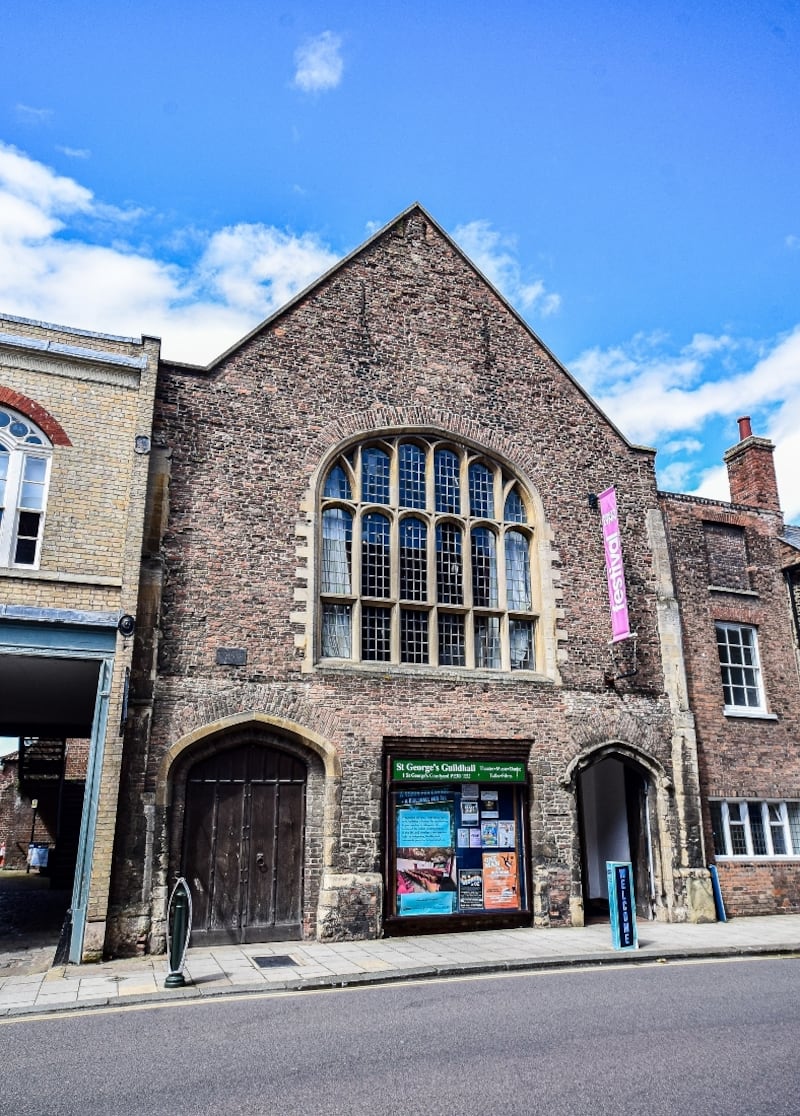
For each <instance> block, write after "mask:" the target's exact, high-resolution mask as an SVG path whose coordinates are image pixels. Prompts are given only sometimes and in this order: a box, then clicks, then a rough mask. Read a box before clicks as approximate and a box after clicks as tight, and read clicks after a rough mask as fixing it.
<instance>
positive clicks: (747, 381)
mask: <svg viewBox="0 0 800 1116" xmlns="http://www.w3.org/2000/svg"><path fill="white" fill-rule="evenodd" d="M698 338H700V339H701V340H700V342H699V343H698ZM570 367H571V370H572V371H573V372H574V373H575V374H576V375H577V377H578V378H579V379H580V380H581V382H582V383H583V384H584V385H585V386H587V387H588V388H589V390H591V391H592V393H593V394H594V396H595V398H596V399H597V401H598V403H599V404H600V406H601V407H602V408H603V410H604V411H605V412H606V413H607V414H608V415H609V417H610V418H611V419H612V420H613V421H614V422H615V423H616V424H617V426H619V428H620V429H621V430H622V431H623V432H624V433H625V434H626V435H627V436H628V437H629V438H631V439H632V440H633V441H637V442H644V443H646V444H647V445H660V446H661V449H662V452H663V453H664V454H679V453H689V454H697V453H699V452H700V450H702V449H703V448H705V443H704V440H703V437H702V435H703V434H704V432H707V431H708V430H709V428H710V424H712V423H713V422H718V421H719V420H720V419H726V420H728V419H729V420H731V431H732V432H733V431H734V429H735V428H734V427H733V419H735V418H738V417H739V416H741V415H743V414H753V413H759V414H760V416H761V423H762V428H761V429H760V430H757V433H759V434H762V435H764V436H765V437H769V438H772V439H773V441H774V442H775V443H776V447H777V448H776V452H775V463H776V468H777V471H778V481H779V488H780V492H781V497H782V500H783V505H784V510H785V512H786V514H787V516H788V517H790V518H793V517H797V516H800V325H798V326H797V327H795V329H794V330H792V331H791V332H790V333H788V334H786V335H784V336H781V337H778V338H775V339H773V340H772V341H771V342H770V343H769V344H766V345H764V344H763V343H756V342H754V341H752V340H750V339H747V338H739V339H734V338H731V337H729V336H728V335H723V336H721V337H719V338H713V337H709V336H708V335H706V334H696V335H695V337H694V338H693V339H692V341H691V342H690V343H689V344H688V345H686V346H684V347H683V348H680V349H676V348H675V346H674V345H671V344H670V341H669V338H667V337H666V336H665V335H663V334H654V335H649V336H645V335H642V334H640V335H637V336H636V337H634V338H632V339H631V340H630V341H629V342H628V343H626V344H624V345H617V346H613V347H611V348H609V349H605V350H602V349H591V350H589V351H587V352H585V353H583V354H581V356H579V357H578V358H577V360H575V361H573V362H572V364H571V366H570ZM673 435H675V437H671V436H673ZM733 440H734V439H733V437H732V438H731V441H733ZM660 464H661V463H660ZM698 476H699V480H697V481H695V482H694V483H696V484H697V487H696V488H695V492H696V494H698V495H701V496H713V497H714V498H717V499H719V498H721V499H728V498H729V497H728V487H727V473H726V470H725V469H724V468H719V467H714V468H711V469H706V470H705V471H702V472H700V471H699V466H698V463H697V462H696V461H695V462H687V461H685V460H684V461H674V462H667V463H665V464H664V465H663V468H661V467H660V468H659V477H660V483H661V484H662V487H673V486H675V487H679V488H680V487H683V486H684V485H685V484H687V483H689V481H690V478H692V477H698Z"/></svg>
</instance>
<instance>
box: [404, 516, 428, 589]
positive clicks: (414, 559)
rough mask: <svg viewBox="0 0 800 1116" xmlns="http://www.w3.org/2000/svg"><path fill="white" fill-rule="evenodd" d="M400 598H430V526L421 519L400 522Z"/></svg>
mask: <svg viewBox="0 0 800 1116" xmlns="http://www.w3.org/2000/svg"><path fill="white" fill-rule="evenodd" d="M400 599H401V600H403V601H426V600H427V599H428V528H427V527H426V526H425V524H424V523H423V522H422V520H420V519H413V518H412V519H403V520H401V522H400Z"/></svg>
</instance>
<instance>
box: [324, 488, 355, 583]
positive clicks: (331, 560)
mask: <svg viewBox="0 0 800 1116" xmlns="http://www.w3.org/2000/svg"><path fill="white" fill-rule="evenodd" d="M352 538H353V517H352V516H351V515H350V513H349V512H346V511H344V509H342V508H328V509H327V510H326V511H324V512H323V513H322V592H323V593H349V592H350V584H351V561H352Z"/></svg>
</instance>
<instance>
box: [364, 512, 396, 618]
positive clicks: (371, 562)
mask: <svg viewBox="0 0 800 1116" xmlns="http://www.w3.org/2000/svg"><path fill="white" fill-rule="evenodd" d="M389 585H390V552H389V520H388V519H387V518H386V516H385V515H379V514H377V513H371V514H370V515H365V516H364V519H363V521H362V524H361V592H362V593H363V595H364V596H365V597H388V596H389V592H390V589H389Z"/></svg>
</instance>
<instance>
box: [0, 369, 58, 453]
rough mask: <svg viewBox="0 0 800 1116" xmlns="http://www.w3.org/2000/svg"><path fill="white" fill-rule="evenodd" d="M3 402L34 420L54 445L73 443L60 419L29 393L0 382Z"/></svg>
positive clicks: (1, 401)
mask: <svg viewBox="0 0 800 1116" xmlns="http://www.w3.org/2000/svg"><path fill="white" fill-rule="evenodd" d="M3 403H5V404H6V405H7V406H9V407H13V408H14V410H15V411H19V413H20V414H21V415H24V416H25V417H26V418H29V419H30V420H31V422H34V423H35V424H36V425H37V426H38V427H39V429H40V430H42V431H43V433H45V434H46V435H47V437H48V438H49V439H50V441H51V442H52V443H53V445H54V446H71V445H72V442H71V441H70V438H69V435H68V434H67V432H66V430H65V429H64V427H63V426H62V425H61V423H60V422H59V421H58V419H55V418H53V416H52V415H51V414H50V412H49V411H47V410H45V408H44V407H42V406H41V405H40V404H39V403H37V402H36V401H35V400H33V399H30V398H29V397H28V396H27V395H23V394H22V392H20V391H14V389H13V388H10V387H6V386H5V385H3V384H0V404H3Z"/></svg>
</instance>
